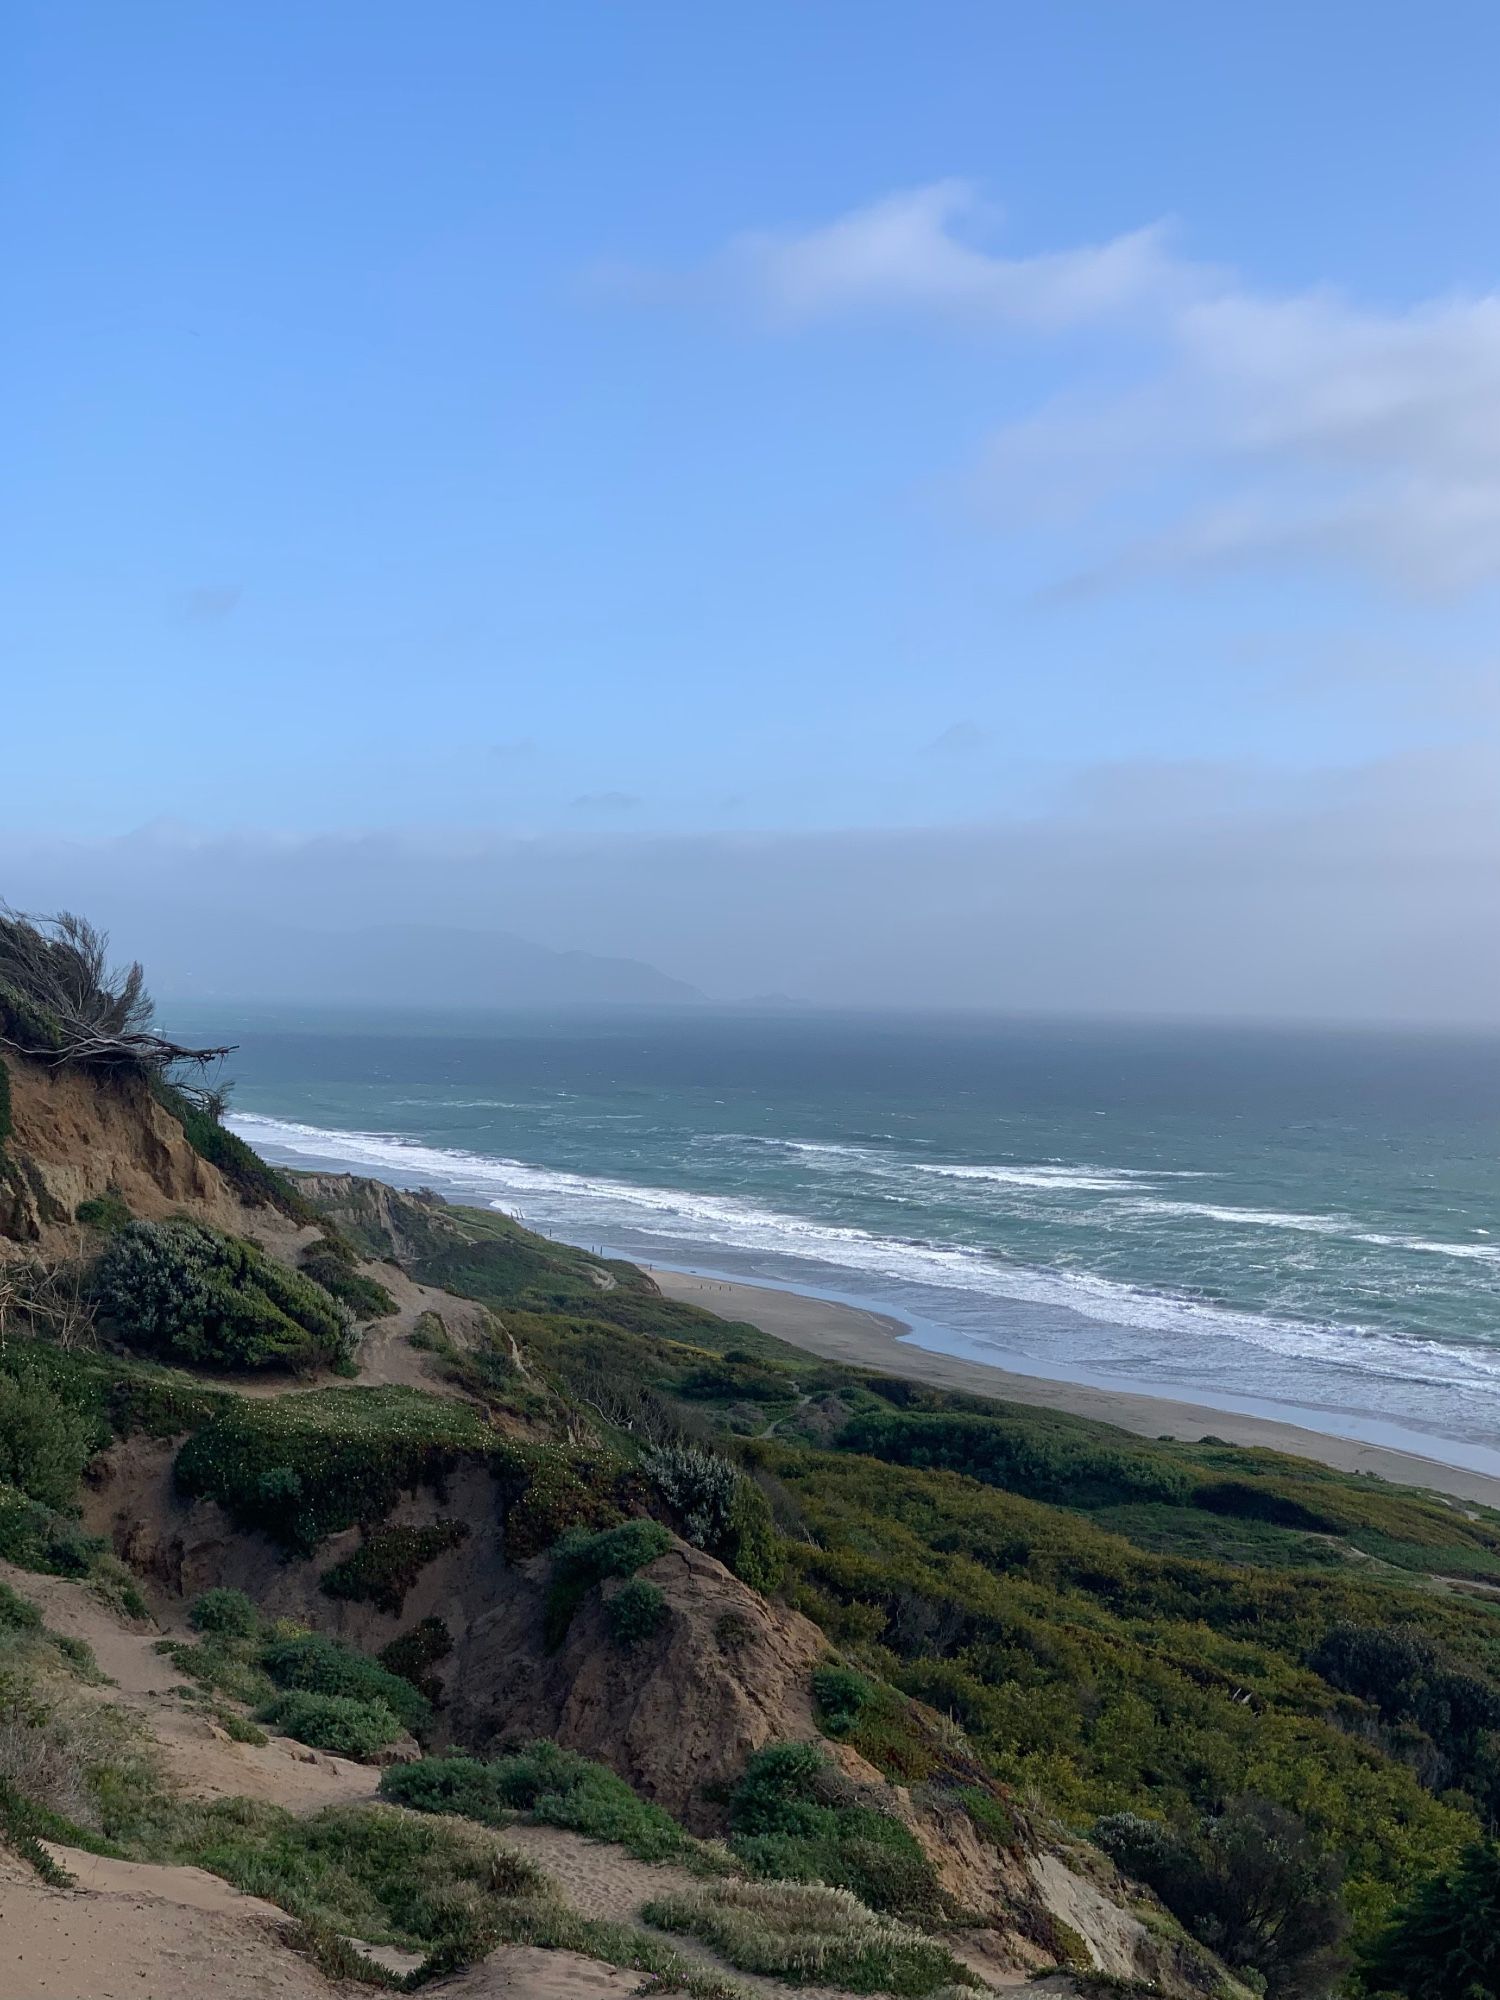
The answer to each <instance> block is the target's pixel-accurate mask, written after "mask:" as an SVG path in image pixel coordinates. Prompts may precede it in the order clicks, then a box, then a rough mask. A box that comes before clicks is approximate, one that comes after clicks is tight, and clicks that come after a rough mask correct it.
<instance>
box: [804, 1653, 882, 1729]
mask: <svg viewBox="0 0 1500 2000" xmlns="http://www.w3.org/2000/svg"><path fill="white" fill-rule="evenodd" d="M812 1688H813V1700H814V1701H815V1702H816V1703H817V1707H818V1726H819V1728H820V1729H821V1730H822V1731H823V1734H824V1735H825V1736H847V1735H848V1734H849V1732H850V1730H851V1729H853V1728H854V1727H855V1725H856V1724H857V1723H858V1721H859V1718H860V1716H861V1715H862V1714H863V1713H864V1711H865V1709H866V1708H867V1707H868V1706H869V1703H870V1699H871V1697H872V1696H873V1694H874V1692H875V1690H874V1688H873V1687H872V1686H871V1685H870V1683H869V1681H867V1680H866V1679H865V1677H864V1675H863V1674H857V1673H855V1671H854V1669H853V1668H852V1667H840V1666H827V1667H814V1668H813V1677H812Z"/></svg>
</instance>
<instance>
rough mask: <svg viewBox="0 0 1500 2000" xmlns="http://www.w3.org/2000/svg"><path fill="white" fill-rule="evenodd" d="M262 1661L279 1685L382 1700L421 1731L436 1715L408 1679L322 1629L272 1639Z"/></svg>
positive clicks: (293, 1689) (417, 1732)
mask: <svg viewBox="0 0 1500 2000" xmlns="http://www.w3.org/2000/svg"><path fill="white" fill-rule="evenodd" d="M260 1665H261V1667H262V1668H263V1669H264V1671H265V1672H266V1673H268V1674H269V1675H270V1677H271V1679H272V1680H273V1681H274V1682H275V1683H276V1685H277V1687H279V1688H284V1689H286V1690H288V1691H290V1692H296V1693H307V1694H336V1695H349V1696H352V1697H353V1698H354V1699H355V1700H356V1701H365V1702H381V1703H384V1705H385V1706H386V1707H387V1708H388V1709H390V1711H391V1713H392V1714H393V1715H395V1716H396V1718H397V1719H398V1721H399V1722H400V1723H401V1726H402V1727H403V1728H404V1729H409V1730H411V1731H412V1732H413V1734H415V1735H421V1734H423V1733H424V1732H425V1731H426V1730H427V1728H428V1727H429V1725H430V1724H431V1721H432V1708H431V1705H430V1703H429V1702H428V1701H427V1700H426V1699H425V1698H424V1697H423V1696H422V1695H420V1694H419V1693H418V1692H417V1690H416V1689H415V1688H414V1687H413V1686H412V1684H411V1682H410V1681H407V1680H403V1679H402V1678H401V1676H400V1675H399V1674H393V1673H391V1672H390V1670H389V1669H388V1668H386V1667H382V1666H380V1665H378V1664H377V1663H376V1662H375V1661H374V1660H371V1659H367V1658H366V1656H365V1655H364V1654H363V1653H356V1652H354V1651H353V1650H352V1649H351V1648H350V1647H348V1646H342V1645H340V1644H339V1642H338V1640H337V1639H330V1638H328V1637H327V1636H326V1634H324V1633H322V1632H304V1633H301V1634H299V1635H298V1636H297V1637H296V1638H292V1639H273V1640H271V1642H270V1643H269V1644H268V1645H266V1646H263V1647H262V1648H261V1652H260Z"/></svg>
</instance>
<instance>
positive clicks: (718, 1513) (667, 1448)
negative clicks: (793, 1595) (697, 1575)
mask: <svg viewBox="0 0 1500 2000" xmlns="http://www.w3.org/2000/svg"><path fill="white" fill-rule="evenodd" d="M783 1393H784V1391H783ZM641 1470H642V1471H643V1472H644V1473H645V1474H646V1476H647V1478H648V1479H650V1480H651V1482H652V1484H653V1485H654V1486H655V1487H656V1489H657V1491H658V1492H659V1493H660V1494H661V1496H662V1498H663V1499H664V1500H665V1501H666V1503H667V1505H668V1506H669V1507H670V1508H671V1509H672V1511H673V1512H674V1513H675V1514H676V1515H677V1517H678V1519H679V1521H680V1523H681V1526H682V1535H683V1539H684V1540H685V1541H688V1542H691V1543H692V1545H693V1547H694V1548H697V1549H706V1550H707V1552H708V1553H709V1554H710V1555H711V1556H717V1557H718V1558H719V1560H720V1561H721V1562H722V1563H724V1565H725V1566H726V1567H727V1568H729V1569H731V1570H733V1571H734V1573H735V1575H736V1576H738V1577H739V1578H740V1579H741V1580H742V1581H743V1582H745V1583H748V1584H749V1585H750V1586H751V1587H752V1588H753V1589H756V1590H773V1589H774V1588H775V1587H776V1585H777V1584H778V1583H779V1582H780V1581H781V1575H782V1562H781V1555H780V1550H779V1547H778V1544H777V1538H776V1531H775V1526H774V1524H773V1523H772V1520H771V1513H770V1509H769V1507H768V1506H767V1505H766V1500H765V1496H764V1495H763V1494H762V1493H761V1491H760V1489H759V1488H758V1487H757V1486H756V1485H755V1483H754V1482H753V1481H752V1480H749V1479H747V1478H746V1477H745V1475H744V1474H743V1473H742V1472H740V1471H739V1469H738V1468H737V1467H736V1466H733V1465H731V1464H730V1462H729V1460H728V1459H727V1458H723V1457H721V1456H720V1455H719V1453H718V1452H712V1451H702V1450H700V1449H699V1448H698V1447H697V1446H696V1445H686V1444H669V1445H659V1446H656V1447H655V1448H653V1449H652V1450H650V1451H648V1452H645V1453H644V1454H643V1455H642V1458H641Z"/></svg>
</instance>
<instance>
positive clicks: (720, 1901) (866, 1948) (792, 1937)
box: [641, 1882, 983, 1996]
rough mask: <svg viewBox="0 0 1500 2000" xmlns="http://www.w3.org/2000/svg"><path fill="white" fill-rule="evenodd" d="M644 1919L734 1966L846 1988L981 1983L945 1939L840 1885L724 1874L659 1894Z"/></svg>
mask: <svg viewBox="0 0 1500 2000" xmlns="http://www.w3.org/2000/svg"><path fill="white" fill-rule="evenodd" d="M641 1914H642V1916H643V1917H644V1918H645V1920H646V1922H647V1923H648V1924H655V1925H657V1926H658V1927H659V1928H661V1929H662V1930H668V1931H678V1932H681V1933H684V1934H685V1935H687V1936H690V1937H695V1938H698V1939H700V1940H701V1941H702V1942H703V1943H704V1944H706V1945H709V1946H710V1947H711V1948H712V1949H713V1950H714V1951H716V1952H718V1953H719V1954H720V1956H721V1957H723V1958H726V1959H728V1961H729V1963H730V1964H731V1965H733V1966H735V1967H737V1968H738V1969H739V1970H740V1971H741V1972H751V1973H755V1974H757V1975H758V1976H760V1977H767V1978H773V1979H785V1980H788V1981H790V1982H792V1983H794V1984H796V1985H816V1986H841V1987H843V1988H845V1989H846V1990H847V1991H849V1992H852V1993H893V1994H900V1995H911V1996H921V1995H924V1994H935V1993H938V1992H940V1991H943V1990H945V1989H951V1988H953V1987H978V1988H981V1990H982V1989H983V1982H982V1981H981V1980H980V1979H979V1978H978V1977H977V1976H976V1975H975V1974H974V1973H972V1972H970V1971H969V1970H968V1968H967V1967H966V1966H964V1965H961V1964H960V1963H959V1961H958V1960H957V1959H956V1958H955V1957H954V1956H953V1954H952V1952H950V1951H949V1950H948V1948H947V1946H946V1945H944V1944H941V1943H939V1942H938V1940H937V1939H935V1938H930V1937H925V1936H924V1935H923V1934H922V1932H921V1931H917V1930H912V1929H909V1928H908V1927H907V1926H906V1925H905V1924H898V1923H893V1922H891V1920H890V1919H889V1918H883V1917H877V1916H875V1915H873V1914H872V1912H871V1911H870V1910H868V1909H867V1908H866V1907H865V1906H864V1904H862V1903H861V1902H860V1901H859V1900H858V1899H857V1898H856V1897H855V1896H853V1895H851V1894H850V1893H849V1892H848V1891H847V1890H844V1889H835V1888H827V1887H824V1886H822V1885H811V1884H809V1885H806V1886H799V1885H795V1884H792V1883H789V1882H725V1883H721V1884H718V1885H716V1886H715V1887H714V1888H711V1889H699V1890H694V1891H689V1892H688V1893H686V1894H683V1895H676V1896H665V1897H662V1898H660V1899H659V1900H657V1901H655V1902H651V1903H648V1904H647V1905H646V1906H645V1908H644V1910H643V1911H642V1912H641Z"/></svg>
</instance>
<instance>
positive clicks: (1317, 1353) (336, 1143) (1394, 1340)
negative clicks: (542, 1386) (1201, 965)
mask: <svg viewBox="0 0 1500 2000" xmlns="http://www.w3.org/2000/svg"><path fill="white" fill-rule="evenodd" d="M228 1123H229V1124H230V1125H231V1127H232V1128H233V1129H234V1130H235V1131H237V1132H238V1133H240V1135H241V1136H242V1137H243V1138H245V1139H247V1140H249V1141H250V1143H251V1144H253V1145H255V1146H257V1147H258V1148H260V1149H261V1150H262V1151H264V1152H268V1153H270V1154H271V1155H272V1156H273V1157H276V1156H281V1157H286V1156H288V1155H290V1156H291V1157H292V1158H294V1159H297V1160H300V1161H304V1162H307V1161H314V1160H315V1161H320V1162H327V1163H332V1164H337V1165H339V1166H342V1167H352V1168H360V1169H363V1170H364V1171H365V1172H369V1173H374V1174H376V1175H383V1176H385V1177H386V1178H389V1179H392V1180H394V1181H396V1182H397V1184H398V1185H404V1186H432V1187H436V1188H437V1189H439V1190H440V1191H442V1192H446V1193H450V1194H456V1195H460V1196H465V1197H468V1198H470V1199H479V1200H483V1201H486V1202H488V1203H490V1204H491V1205H492V1206H494V1207H497V1208H508V1209H512V1208H513V1209H516V1210H518V1211H519V1212H520V1213H521V1214H522V1215H523V1216H524V1218H525V1219H526V1220H528V1221H530V1222H533V1223H535V1224H536V1225H538V1226H539V1227H541V1228H544V1229H549V1228H550V1229H553V1230H555V1231H557V1232H558V1233H561V1234H565V1235H572V1236H574V1237H577V1236H583V1235H590V1236H596V1237H598V1238H600V1239H607V1238H608V1236H609V1235H610V1233H611V1231H616V1232H627V1233H629V1234H630V1235H632V1236H634V1237H636V1238H638V1239H641V1240H643V1241H646V1242H648V1243H651V1244H654V1245H660V1246H661V1250H660V1253H659V1254H660V1255H661V1256H662V1260H663V1261H664V1262H666V1261H670V1260H671V1259H672V1258H674V1257H686V1258H689V1259H691V1260H692V1261H702V1260H703V1259H704V1256H705V1253H707V1254H708V1255H711V1254H712V1252H713V1251H714V1250H715V1249H725V1250H731V1251H735V1252H739V1253H742V1254H748V1255H752V1256H753V1255H757V1254H758V1255H760V1256H762V1257H776V1258H781V1259H795V1260H799V1261H801V1262H803V1263H804V1264H805V1263H813V1264H816V1265H819V1266H821V1267H823V1268H824V1270H828V1269H831V1270H833V1271H834V1272H835V1273H842V1274H849V1275H851V1276H852V1277H853V1278H854V1279H855V1281H856V1284H855V1286H852V1287H850V1288H851V1289H855V1288H857V1286H858V1283H859V1281H865V1282H868V1281H870V1280H877V1281H884V1282H885V1283H887V1284H894V1285H897V1286H907V1285H911V1286H922V1287H931V1288H933V1289H935V1290H941V1291H943V1292H948V1293H955V1292H958V1293H965V1294H968V1295H969V1296H970V1297H972V1298H975V1299H1004V1300H1008V1301H1015V1302H1021V1303H1029V1304H1033V1305H1037V1306H1041V1307H1045V1308H1048V1309H1050V1310H1065V1311H1068V1312H1071V1313H1074V1314H1078V1315H1081V1316H1082V1317H1084V1318H1086V1319H1090V1320H1094V1321H1097V1322H1100V1323H1102V1324H1105V1325H1110V1326H1115V1327H1130V1328H1136V1329H1141V1330H1144V1331H1149V1332H1150V1333H1153V1334H1155V1335H1158V1336H1163V1337H1164V1338H1165V1342H1166V1345H1167V1346H1168V1347H1173V1346H1175V1345H1176V1344H1177V1343H1179V1342H1182V1341H1187V1340H1194V1341H1198V1342H1201V1341H1203V1340H1205V1339H1208V1340H1211V1341H1221V1340H1223V1339H1225V1338H1230V1339H1233V1340H1235V1341H1236V1342H1238V1343H1241V1344H1243V1345H1244V1346H1247V1347H1249V1348H1250V1349H1252V1350H1257V1351H1259V1352H1261V1353H1264V1354H1267V1355H1271V1356H1275V1357H1278V1358H1280V1359H1282V1360H1285V1361H1301V1362H1314V1363H1316V1364H1317V1365H1318V1367H1319V1368H1321V1369H1324V1370H1337V1371H1342V1372H1347V1373H1351V1374H1353V1375H1357V1376H1360V1377H1364V1378H1369V1377H1372V1376H1380V1377H1386V1378H1395V1379H1404V1380H1405V1381H1407V1382H1412V1381H1418V1380H1419V1381H1421V1382H1423V1383H1425V1384H1428V1385H1430V1386H1433V1387H1441V1388H1446V1389H1460V1390H1462V1389H1481V1388H1482V1389H1485V1390H1487V1391H1488V1392H1490V1393H1493V1391H1494V1389H1495V1386H1496V1384H1497V1382H1500V1349H1492V1348H1482V1347H1474V1348H1469V1347H1463V1346H1456V1345H1446V1344H1444V1343H1442V1342H1439V1341H1434V1340H1427V1339H1419V1338H1415V1337H1411V1336H1406V1335H1400V1334H1390V1333H1386V1332H1383V1331H1381V1330H1380V1329H1377V1328H1373V1327H1369V1326H1364V1325H1359V1324H1355V1323H1352V1322H1350V1323H1344V1324H1335V1323H1332V1322H1327V1321H1317V1320H1292V1319H1286V1318H1282V1317H1278V1316H1277V1315H1275V1314H1271V1313H1256V1312H1250V1311H1245V1310H1241V1309H1237V1308H1232V1307H1227V1306H1222V1305H1218V1304H1214V1303H1212V1302H1208V1301H1204V1300H1200V1299H1192V1298H1185V1297H1182V1296H1178V1295H1173V1294H1171V1293H1165V1292H1158V1291H1151V1290H1147V1289H1145V1288H1143V1287H1140V1286H1136V1285H1132V1284H1128V1283H1125V1282H1123V1281H1121V1280H1119V1279H1114V1278H1109V1277H1106V1276H1103V1275H1100V1274H1097V1273H1092V1272H1085V1271H1078V1270H1061V1269H1038V1268H1033V1267H1031V1266H1027V1265H1023V1264H1015V1263H1010V1262H1007V1261H1005V1260H1004V1259H1003V1258H1001V1257H998V1256H995V1255H991V1254H989V1253H987V1252H985V1251H982V1250H977V1249H971V1248H968V1247H966V1246H963V1245H956V1244H941V1243H932V1242H920V1241H912V1240H907V1239H901V1238H897V1237H890V1236H883V1235H878V1234H876V1233H874V1232H872V1231H870V1230H866V1229H861V1228H857V1227H854V1226H852V1225H845V1224H838V1223H833V1222H820V1221H815V1220H813V1219H812V1218H810V1217H806V1216H799V1215H791V1214H787V1213H784V1212H782V1211H780V1210H776V1209H772V1208H769V1207H766V1206H763V1205H761V1204H759V1203H756V1202H751V1201H744V1200H739V1199H736V1198H734V1197H731V1196H723V1195H712V1194H703V1193H697V1192H693V1191H690V1190H687V1189H681V1188H667V1187H660V1186H654V1185H649V1184H637V1183H634V1182H628V1181H621V1180H617V1179H613V1178H609V1177H605V1176H597V1175H590V1174H581V1173H571V1172H567V1171H564V1170H561V1169H555V1168H550V1167H537V1166H532V1165H529V1164H528V1163H527V1162H525V1161H522V1160H514V1159H501V1158H497V1157H495V1156H493V1155H490V1154H482V1153H473V1152H467V1151H463V1150H459V1149H448V1148H443V1147H436V1146H428V1145H424V1144H422V1143H420V1142H418V1141H414V1140H409V1139H404V1138H402V1137H400V1136H399V1135H396V1134H391V1133H378V1132H347V1131H345V1132H341V1131H331V1130H326V1129H324V1128H322V1127H319V1126H314V1125H305V1124H299V1123H295V1122H293V1121H289V1120H282V1119H276V1118H263V1117H258V1116H255V1115H252V1114H248V1113H239V1114H235V1115H233V1116H232V1117H231V1118H230V1119H229V1120H228ZM1159 1206H1161V1207H1163V1208H1170V1207H1173V1206H1175V1207H1177V1208H1179V1209H1184V1210H1188V1211H1190V1212H1195V1211H1199V1210H1202V1211H1204V1212H1206V1213H1209V1214H1213V1213H1215V1211H1212V1210H1209V1209H1208V1205H1207V1204H1196V1203H1178V1204H1160V1205H1159ZM1218 1213H1219V1214H1220V1215H1221V1216H1227V1217H1244V1216H1250V1217H1261V1218H1263V1217H1268V1216H1271V1217H1274V1216H1275V1215H1276V1214H1277V1211H1272V1210H1232V1209H1231V1210H1224V1211H1219V1212H1218ZM1290 1220H1291V1221H1292V1223H1293V1224H1299V1223H1300V1222H1302V1221H1305V1220H1308V1218H1296V1217H1294V1218H1291V1219H1290ZM1311 1220H1313V1221H1317V1222H1321V1221H1331V1220H1332V1218H1311ZM1438 1247H1445V1246H1438ZM1459 1247H1460V1248H1469V1247H1472V1248H1473V1249H1474V1250H1477V1251H1483V1250H1484V1248H1485V1246H1482V1245H1474V1246H1459ZM1490 1254H1492V1255H1493V1254H1495V1253H1494V1252H1491V1253H1490Z"/></svg>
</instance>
